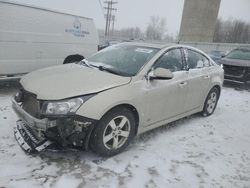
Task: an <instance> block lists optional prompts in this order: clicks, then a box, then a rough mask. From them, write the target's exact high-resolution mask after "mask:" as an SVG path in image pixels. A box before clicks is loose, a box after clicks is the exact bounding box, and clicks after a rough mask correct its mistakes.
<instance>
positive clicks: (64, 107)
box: [41, 95, 94, 115]
mask: <svg viewBox="0 0 250 188" xmlns="http://www.w3.org/2000/svg"><path fill="white" fill-rule="evenodd" d="M92 96H94V95H87V96H84V97H79V98H73V99H68V100H62V101H46V102H44V103H43V105H42V109H41V114H43V115H67V114H74V113H75V112H76V111H77V110H78V109H79V108H80V106H81V105H82V104H83V103H84V102H86V101H87V100H88V99H89V98H91V97H92Z"/></svg>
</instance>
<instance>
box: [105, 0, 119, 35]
mask: <svg viewBox="0 0 250 188" xmlns="http://www.w3.org/2000/svg"><path fill="white" fill-rule="evenodd" d="M104 3H105V4H107V6H106V7H104V9H106V10H107V13H106V15H105V17H106V28H105V36H109V35H110V27H111V22H113V24H112V27H113V28H112V31H113V30H114V22H115V15H114V14H113V12H114V11H116V10H117V9H116V8H114V5H115V4H117V2H115V1H113V0H107V1H104Z"/></svg>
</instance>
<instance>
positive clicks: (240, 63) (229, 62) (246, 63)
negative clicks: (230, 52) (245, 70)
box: [220, 58, 250, 67]
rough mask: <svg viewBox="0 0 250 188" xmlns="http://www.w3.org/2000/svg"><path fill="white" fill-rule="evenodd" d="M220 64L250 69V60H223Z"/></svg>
mask: <svg viewBox="0 0 250 188" xmlns="http://www.w3.org/2000/svg"><path fill="white" fill-rule="evenodd" d="M220 63H221V64H225V65H233V66H239V67H250V61H249V60H239V59H228V58H223V59H222V60H221V61H220Z"/></svg>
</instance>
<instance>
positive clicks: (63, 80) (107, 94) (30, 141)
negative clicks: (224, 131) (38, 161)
mask: <svg viewBox="0 0 250 188" xmlns="http://www.w3.org/2000/svg"><path fill="white" fill-rule="evenodd" d="M20 83H21V85H22V89H21V90H20V91H19V92H18V93H17V94H16V96H15V97H14V99H13V108H14V110H15V111H16V113H17V115H18V116H19V117H20V119H21V120H19V121H18V122H17V128H16V130H15V136H16V139H17V141H18V143H19V144H20V146H21V147H22V148H23V149H24V150H26V151H28V152H33V151H40V150H42V149H44V148H46V147H47V146H48V145H50V144H51V142H56V143H60V144H61V145H63V146H76V147H80V148H84V149H88V148H89V147H90V148H91V149H92V150H93V151H94V152H96V153H98V154H100V155H104V156H111V155H115V154H117V153H119V152H121V151H122V150H124V149H125V148H126V147H127V145H128V144H129V143H130V141H131V140H132V139H133V137H134V136H135V135H138V134H140V133H143V132H145V131H148V130H151V129H153V128H156V127H159V126H161V125H164V124H167V123H169V122H172V121H175V120H177V119H180V118H183V117H185V116H189V115H191V114H194V113H197V112H201V114H202V115H203V116H209V115H211V114H212V113H213V112H214V110H215V108H216V105H217V102H218V99H219V96H220V92H221V86H222V83H223V69H222V68H221V67H220V66H218V65H217V64H216V63H215V62H214V61H213V60H212V59H211V58H210V57H209V56H208V55H206V54H205V53H203V52H202V51H200V50H198V49H195V48H192V47H187V46H182V45H174V46H173V45H165V46H164V45H159V44H145V43H132V42H131V43H121V44H117V45H114V46H111V47H108V48H106V49H104V50H102V51H100V52H98V53H96V54H95V55H93V56H91V57H90V58H87V59H86V60H83V61H81V62H79V63H76V64H69V65H60V66H54V67H50V68H45V69H41V70H38V71H34V72H31V73H29V74H27V75H25V76H24V77H23V78H22V79H21V81H20Z"/></svg>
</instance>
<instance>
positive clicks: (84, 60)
mask: <svg viewBox="0 0 250 188" xmlns="http://www.w3.org/2000/svg"><path fill="white" fill-rule="evenodd" d="M80 65H85V66H87V67H91V65H90V64H89V62H88V61H87V60H86V59H83V60H81V61H80Z"/></svg>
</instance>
